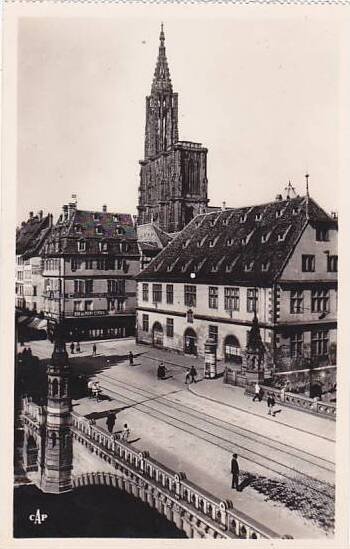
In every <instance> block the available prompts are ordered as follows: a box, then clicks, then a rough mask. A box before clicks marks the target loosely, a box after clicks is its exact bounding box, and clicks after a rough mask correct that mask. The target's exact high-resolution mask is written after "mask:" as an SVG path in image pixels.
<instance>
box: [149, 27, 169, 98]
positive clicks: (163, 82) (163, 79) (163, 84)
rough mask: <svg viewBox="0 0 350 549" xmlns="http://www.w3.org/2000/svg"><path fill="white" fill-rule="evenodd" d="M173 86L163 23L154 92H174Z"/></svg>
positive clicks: (153, 85)
mask: <svg viewBox="0 0 350 549" xmlns="http://www.w3.org/2000/svg"><path fill="white" fill-rule="evenodd" d="M172 92H173V87H172V84H171V78H170V71H169V67H168V60H167V57H166V52H165V35H164V26H163V23H162V24H161V27H160V35H159V51H158V59H157V64H156V68H155V71H154V77H153V83H152V94H156V93H172Z"/></svg>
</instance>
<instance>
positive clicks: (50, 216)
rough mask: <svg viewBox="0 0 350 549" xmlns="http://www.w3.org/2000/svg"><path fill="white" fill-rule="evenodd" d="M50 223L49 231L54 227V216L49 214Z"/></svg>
mask: <svg viewBox="0 0 350 549" xmlns="http://www.w3.org/2000/svg"><path fill="white" fill-rule="evenodd" d="M48 217H49V223H48V227H49V229H51V227H52V225H53V215H52V214H49V216H48Z"/></svg>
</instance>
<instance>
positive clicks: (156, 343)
mask: <svg viewBox="0 0 350 549" xmlns="http://www.w3.org/2000/svg"><path fill="white" fill-rule="evenodd" d="M163 338H164V332H163V326H162V325H161V324H160V322H155V323H154V324H153V328H152V344H153V347H163Z"/></svg>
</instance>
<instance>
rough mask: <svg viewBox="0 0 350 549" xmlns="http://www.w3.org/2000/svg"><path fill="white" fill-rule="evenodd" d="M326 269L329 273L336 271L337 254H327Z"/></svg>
mask: <svg viewBox="0 0 350 549" xmlns="http://www.w3.org/2000/svg"><path fill="white" fill-rule="evenodd" d="M327 271H328V272H329V273H337V272H338V256H337V255H329V256H328V257H327Z"/></svg>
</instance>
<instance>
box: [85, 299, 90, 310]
mask: <svg viewBox="0 0 350 549" xmlns="http://www.w3.org/2000/svg"><path fill="white" fill-rule="evenodd" d="M85 311H92V301H85Z"/></svg>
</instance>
